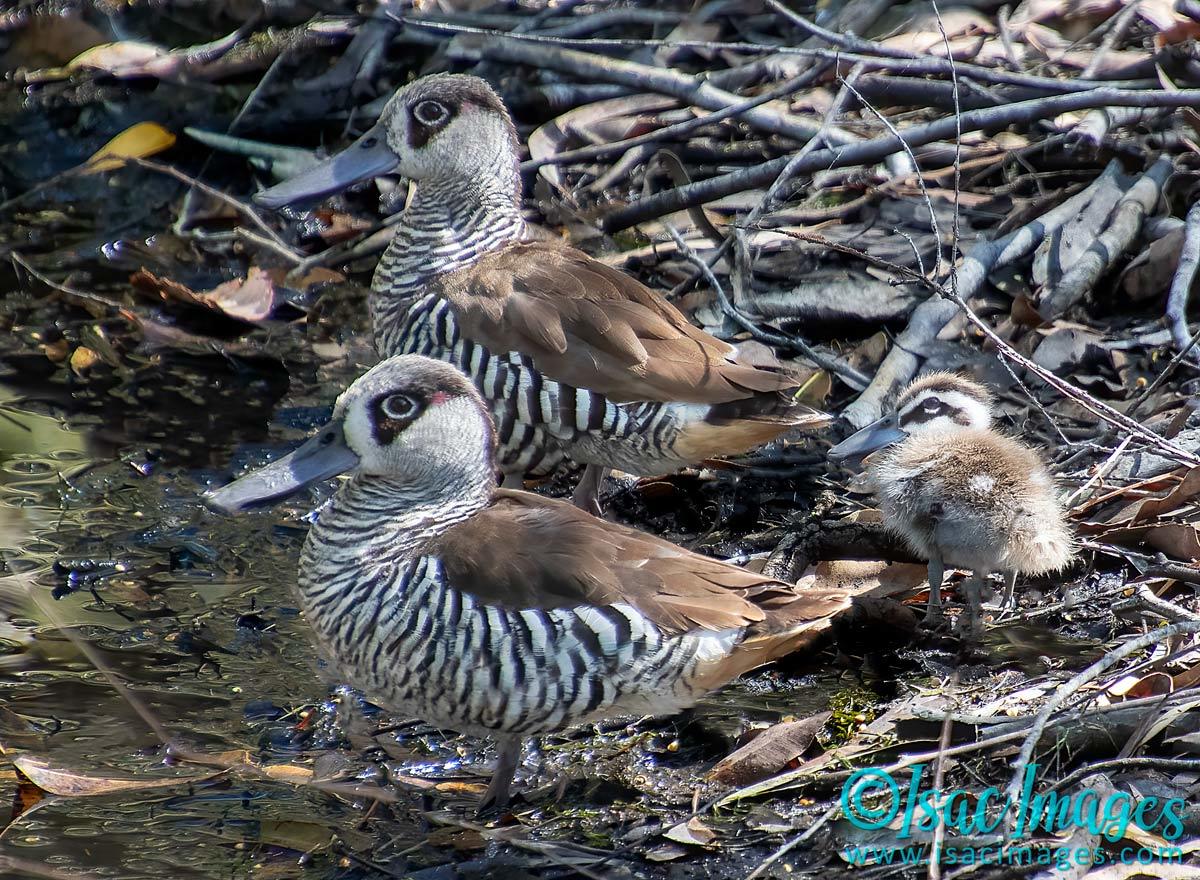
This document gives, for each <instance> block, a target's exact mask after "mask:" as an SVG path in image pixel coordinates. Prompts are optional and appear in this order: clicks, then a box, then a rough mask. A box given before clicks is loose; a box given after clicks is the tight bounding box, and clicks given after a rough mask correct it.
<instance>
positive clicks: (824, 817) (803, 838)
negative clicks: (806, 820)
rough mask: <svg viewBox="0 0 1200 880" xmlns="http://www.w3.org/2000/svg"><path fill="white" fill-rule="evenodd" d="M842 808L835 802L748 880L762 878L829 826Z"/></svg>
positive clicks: (765, 860)
mask: <svg viewBox="0 0 1200 880" xmlns="http://www.w3.org/2000/svg"><path fill="white" fill-rule="evenodd" d="M841 808H842V805H841V804H840V803H839V802H837V801H834V803H833V806H831V807H830V808H829V809H827V810H826V811H825V812H824V813H822V814H821V815H820V816H818V817H817V819H816V821H815V822H813V823H812V824H811V825H809V826H808V827H807V828H805V829H804V831H802V832H801V833H799V834H797V835H796V836H795V837H793V838H792V839H791V840H789V841H787V842H786V843H785V844H784V845H783V846H781V847H779V849H777V850H775V852H773V853H771V854H770V855H769V856H767V857H766V858H765V859H763V860H762V861H761V862H759V864H758V867H756V868H755V869H754V870H753V871H751V872H750V873H749V874H747V875H746V880H757V878H759V877H761V876H762V875H763V873H764V872H765V871H766V870H767V869H768V868H769V867H771V866H772V865H773V864H775V863H776V862H778V861H779V860H780V859H782V858H783V857H784V856H786V855H787V854H788V853H790V852H791V851H792V850H794V849H795V848H796V847H798V846H800V845H802V844H804V843H806V842H807V841H808V840H810V839H811V838H812V836H813V835H814V834H816V833H817V832H818V831H820V830H821V829H822V828H824V827H825V826H826V825H828V824H829V821H830V820H831V819H833V817H834V816H836V815H837V814H838V811H839V810H840V809H841Z"/></svg>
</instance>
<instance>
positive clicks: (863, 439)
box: [829, 413, 908, 461]
mask: <svg viewBox="0 0 1200 880" xmlns="http://www.w3.org/2000/svg"><path fill="white" fill-rule="evenodd" d="M907 436H908V434H907V433H906V432H905V431H904V429H903V428H901V427H900V420H899V418H898V417H897V414H896V413H892V414H891V415H887V416H884V417H883V418H882V419H880V420H879V421H877V422H872V423H871V424H869V425H867V426H866V427H865V428H863V429H862V430H861V431H855V432H854V433H853V434H851V435H850V436H849V437H847V438H846V439H845V440H843V441H842V442H841V443H839V444H838V445H837V446H835V447H833V448H832V449H830V450H829V457H830V458H831V459H832V460H833V461H845V460H847V459H851V458H863V457H865V456H868V455H870V454H871V453H872V452H875V451H876V450H879V449H883V448H884V447H885V446H891V445H893V444H895V443H899V442H900V441H901V440H903V439H904V438H905V437H907Z"/></svg>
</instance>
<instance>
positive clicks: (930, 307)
mask: <svg viewBox="0 0 1200 880" xmlns="http://www.w3.org/2000/svg"><path fill="white" fill-rule="evenodd" d="M1119 170H1120V169H1119V166H1118V165H1117V164H1116V163H1115V162H1112V163H1109V165H1108V167H1107V168H1105V169H1104V173H1103V174H1101V175H1100V176H1099V177H1098V178H1096V180H1094V181H1093V182H1092V184H1091V186H1089V187H1088V188H1087V189H1084V190H1081V191H1080V192H1077V193H1076V194H1075V195H1073V196H1072V197H1071V198H1069V199H1067V200H1066V201H1065V202H1063V203H1062V204H1061V205H1059V206H1058V207H1056V208H1052V209H1051V210H1050V211H1048V212H1047V213H1045V214H1043V215H1042V216H1041V217H1038V218H1037V219H1036V220H1033V221H1031V222H1029V223H1026V224H1025V225H1024V226H1022V227H1021V228H1020V229H1015V230H1013V231H1012V232H1010V233H1009V234H1008V235H1005V236H1004V237H1002V238H998V239H996V240H995V241H984V242H980V243H979V244H977V245H975V247H973V248H972V249H971V251H970V252H969V253H968V254H967V255H966V256H965V257H963V261H962V265H961V266H960V267H959V269H958V291H959V295H960V296H962V297H964V298H969V297H971V296H973V295H974V294H975V293H976V291H978V290H979V288H980V287H982V286H983V284H984V282H985V281H986V280H987V277H988V275H989V274H990V273H991V272H993V271H994V270H996V269H999V268H1001V267H1002V266H1006V265H1008V264H1009V263H1012V262H1014V261H1015V260H1018V259H1020V258H1022V257H1024V256H1025V255H1027V254H1029V253H1030V252H1031V251H1032V250H1033V249H1034V248H1036V247H1037V246H1038V244H1039V243H1041V241H1042V240H1043V239H1044V238H1045V237H1046V236H1047V235H1049V234H1051V233H1053V232H1055V231H1057V230H1058V229H1059V228H1060V227H1062V225H1063V224H1064V223H1066V222H1067V221H1068V220H1070V219H1071V218H1072V217H1074V216H1075V214H1076V213H1077V212H1078V211H1079V209H1080V208H1082V207H1083V206H1084V205H1086V204H1087V203H1088V201H1089V200H1090V199H1091V197H1092V192H1093V190H1094V189H1095V188H1096V187H1099V186H1103V185H1105V184H1106V183H1107V182H1108V181H1110V180H1112V179H1113V178H1114V177H1115V176H1116V175H1117V173H1118V171H1119ZM957 314H958V305H957V304H955V303H954V302H952V301H951V300H948V299H943V298H941V297H939V296H936V295H935V296H931V297H929V299H927V300H925V301H924V302H923V303H921V304H920V305H919V306H917V308H916V309H915V310H914V311H913V314H912V317H911V318H910V319H909V322H908V326H907V327H906V328H905V329H904V332H903V333H901V334H900V335H899V336H898V337H897V338H896V342H895V344H894V345H893V346H892V350H891V351H889V352H888V354H887V357H885V358H884V359H883V363H881V364H880V365H879V369H878V370H877V371H876V373H875V377H874V378H873V379H872V380H871V384H870V385H868V386H867V390H866V391H864V392H863V393H862V394H861V395H859V397H858V399H857V400H855V401H854V402H853V403H851V404H850V405H849V406H848V407H846V409H845V410H843V412H842V416H843V418H845V419H846V420H847V421H849V422H850V424H852V425H854V427H856V428H861V427H862V426H863V425H867V424H869V423H871V422H873V421H875V420H876V419H878V418H879V417H880V416H881V415H883V404H884V401H885V400H887V399H888V398H890V397H891V396H892V395H893V394H894V393H895V392H896V391H897V390H899V388H900V386H901V385H905V384H907V383H908V382H909V380H911V379H912V377H913V376H915V375H916V374H917V369H918V368H919V367H920V365H921V358H922V353H923V352H924V351H925V350H926V349H927V348H928V347H929V345H931V344H932V343H933V341H934V340H935V339H936V338H937V335H938V333H940V332H941V330H942V328H943V327H945V326H946V324H948V323H949V322H950V320H951V319H952V318H954V316H955V315H957Z"/></svg>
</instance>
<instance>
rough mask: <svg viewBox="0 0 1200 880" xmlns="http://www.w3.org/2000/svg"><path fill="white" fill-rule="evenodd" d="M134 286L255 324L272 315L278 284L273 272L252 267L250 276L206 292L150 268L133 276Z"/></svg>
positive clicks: (168, 300) (155, 294)
mask: <svg viewBox="0 0 1200 880" xmlns="http://www.w3.org/2000/svg"><path fill="white" fill-rule="evenodd" d="M129 283H130V284H132V285H133V288H134V290H136V291H139V292H141V293H144V294H150V295H152V296H156V297H158V299H160V300H162V301H163V302H168V303H170V302H177V303H182V304H184V305H189V306H196V307H199V308H202V309H206V310H209V311H213V312H219V313H220V314H223V315H225V316H227V317H230V318H233V319H234V320H237V321H244V322H246V323H247V324H255V323H257V322H259V321H262V320H264V319H265V318H267V317H269V316H270V314H271V310H272V309H273V308H274V306H275V285H274V284H273V283H272V282H271V278H270V276H269V275H268V274H267V273H266V272H265V271H263V270H262V269H259V268H258V267H251V269H250V272H249V273H248V274H247V276H246V278H244V279H241V278H235V279H234V280H232V281H226V282H225V283H224V284H219V285H217V286H216V287H214V288H213V289H212V290H210V291H207V292H205V293H196V292H195V291H193V290H192V289H191V288H190V287H188V286H187V285H185V284H180V283H179V282H178V281H173V280H171V279H170V278H162V277H160V276H158V275H155V274H154V273H153V272H149V271H147V270H146V269H139V270H138V271H137V272H135V273H134V274H133V275H132V276H130V278H129Z"/></svg>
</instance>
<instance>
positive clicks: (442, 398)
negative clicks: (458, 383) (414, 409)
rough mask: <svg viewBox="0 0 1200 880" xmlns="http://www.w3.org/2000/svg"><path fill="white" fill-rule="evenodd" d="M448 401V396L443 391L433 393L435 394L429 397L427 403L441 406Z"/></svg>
mask: <svg viewBox="0 0 1200 880" xmlns="http://www.w3.org/2000/svg"><path fill="white" fill-rule="evenodd" d="M449 399H450V395H449V394H447V393H446V392H445V391H435V392H433V396H431V397H430V398H429V402H430V403H432V404H433V405H434V406H441V405H442V404H443V403H445V402H446V401H447V400H449Z"/></svg>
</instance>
